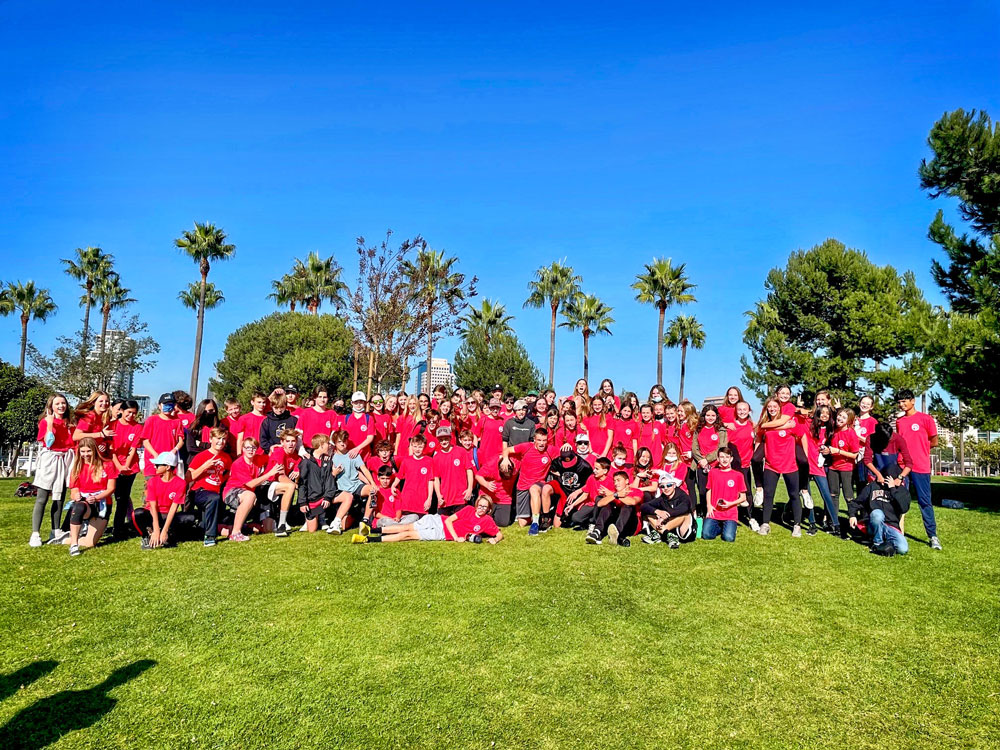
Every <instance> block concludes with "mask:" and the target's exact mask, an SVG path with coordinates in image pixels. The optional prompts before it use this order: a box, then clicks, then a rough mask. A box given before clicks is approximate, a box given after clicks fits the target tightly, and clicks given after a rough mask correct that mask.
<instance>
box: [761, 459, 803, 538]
mask: <svg viewBox="0 0 1000 750" xmlns="http://www.w3.org/2000/svg"><path fill="white" fill-rule="evenodd" d="M779 478H784V480H785V489H786V490H787V491H788V502H789V503H791V506H792V518H793V519H794V523H795V525H796V526H798V525H799V524H801V523H802V501H801V499H800V498H799V472H798V471H797V470H796V471H789V472H787V473H785V474H779V473H778V472H776V471H772V470H771V469H764V523H771V511H772V510H774V492H775V490H777V489H778V479H779Z"/></svg>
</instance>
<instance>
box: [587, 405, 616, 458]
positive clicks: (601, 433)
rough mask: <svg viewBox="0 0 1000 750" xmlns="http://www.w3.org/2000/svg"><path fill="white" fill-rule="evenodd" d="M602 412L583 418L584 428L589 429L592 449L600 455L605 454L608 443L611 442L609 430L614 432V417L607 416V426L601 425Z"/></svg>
mask: <svg viewBox="0 0 1000 750" xmlns="http://www.w3.org/2000/svg"><path fill="white" fill-rule="evenodd" d="M602 416H603V415H601V414H595V415H594V416H592V417H587V418H586V419H584V420H583V426H584V429H586V430H587V434H588V435H590V450H592V451H593V452H594V453H596V454H597V455H598V456H600V455H601V454H603V453H604V452H605V451H606V450H607V448H608V444H609V443H610V442H611V438H609V437H608V432H609V431H611V432H612V433H613V432H614V424H615V419H614V417H606V418H605V423H606V426H605V427H601V417H602Z"/></svg>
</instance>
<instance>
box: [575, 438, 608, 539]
mask: <svg viewBox="0 0 1000 750" xmlns="http://www.w3.org/2000/svg"><path fill="white" fill-rule="evenodd" d="M593 469H594V473H593V474H591V475H590V476H589V477H588V478H587V481H586V483H585V484H584V485H583V492H581V493H579V494H578V495H577V496H576V497H575V498H573V499H572V500H571V501H569V502H567V503H566V507H565V509H564V510H563V516H564V518H563V521H562V524H563V526H566V527H568V528H570V529H583V528H585V527H593V524H594V516H595V515H596V514H597V501H598V499H599V498H600V497H601V496H602V495H604V494H606V493H607V492H612V493H613V492H614V480H613V479H612V477H611V461H610V460H609V459H607V458H604V457H603V456H601V457H600V458H598V459H596V460H595V461H594V464H593Z"/></svg>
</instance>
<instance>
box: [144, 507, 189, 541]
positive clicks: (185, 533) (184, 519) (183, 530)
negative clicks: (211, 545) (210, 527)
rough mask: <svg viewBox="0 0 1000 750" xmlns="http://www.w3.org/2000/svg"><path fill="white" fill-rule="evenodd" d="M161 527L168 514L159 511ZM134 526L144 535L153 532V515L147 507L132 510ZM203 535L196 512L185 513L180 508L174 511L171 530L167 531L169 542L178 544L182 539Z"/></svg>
mask: <svg viewBox="0 0 1000 750" xmlns="http://www.w3.org/2000/svg"><path fill="white" fill-rule="evenodd" d="M158 515H159V517H160V528H161V529H162V528H163V525H164V524H165V523H166V522H167V514H166V513H159V514H158ZM132 525H133V528H134V529H135V530H136V531H137V532H139V534H140V535H141V536H143V537H148V536H149V535H150V534H152V533H153V515H152V513H150V511H149V510H147V509H146V508H136V509H135V510H133V511H132ZM200 537H201V528H200V527H199V525H198V517H197V516H195V515H194V513H185V512H184V511H181V510H178V511H177V512H175V513H174V520H173V521H171V522H170V531H169V532H167V543H168V544H177V542H181V541H191V540H194V539H199V538H200Z"/></svg>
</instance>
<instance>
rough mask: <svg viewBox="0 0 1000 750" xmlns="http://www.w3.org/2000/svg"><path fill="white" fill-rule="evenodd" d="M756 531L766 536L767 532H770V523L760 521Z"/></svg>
mask: <svg viewBox="0 0 1000 750" xmlns="http://www.w3.org/2000/svg"><path fill="white" fill-rule="evenodd" d="M757 533H758V534H760V535H761V536H767V535H768V534H770V533H771V524H769V523H762V524H761V525H760V528H759V529H757Z"/></svg>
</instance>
